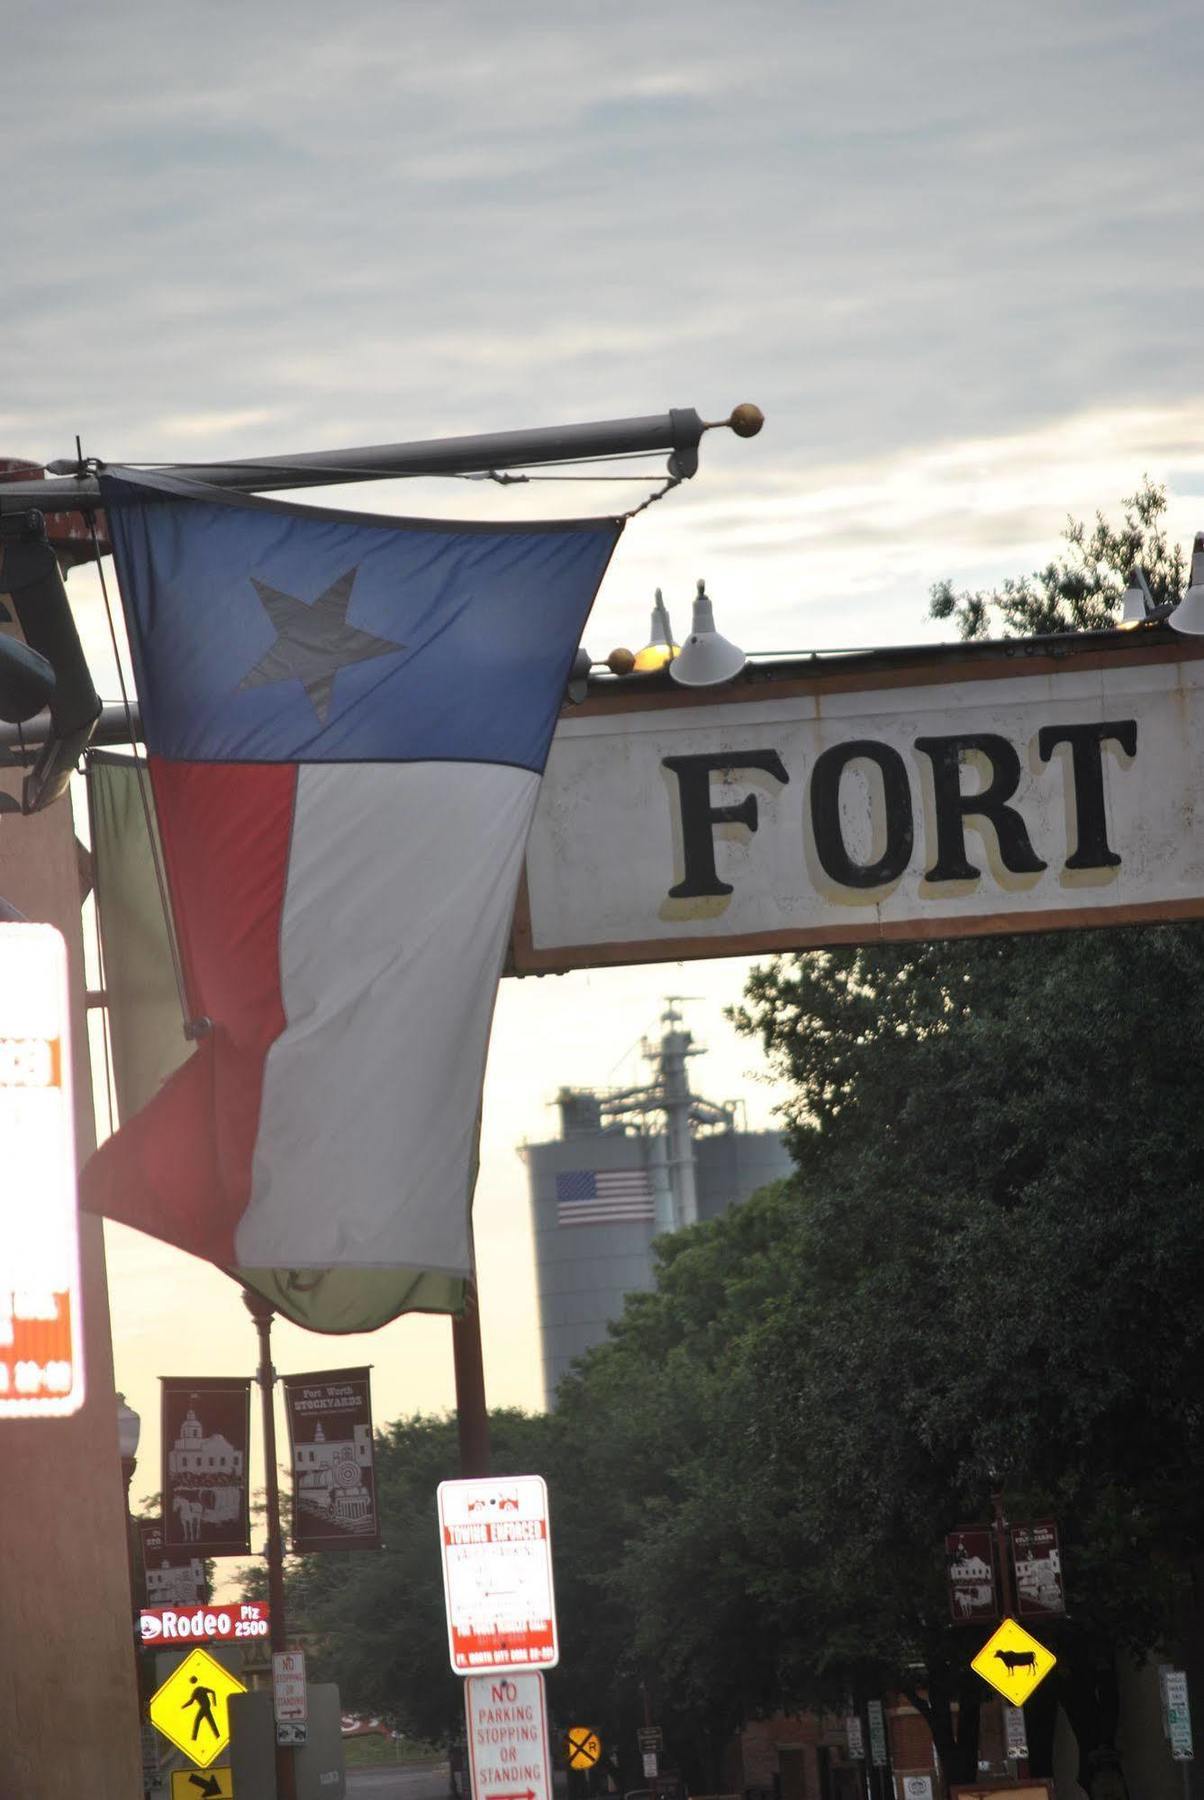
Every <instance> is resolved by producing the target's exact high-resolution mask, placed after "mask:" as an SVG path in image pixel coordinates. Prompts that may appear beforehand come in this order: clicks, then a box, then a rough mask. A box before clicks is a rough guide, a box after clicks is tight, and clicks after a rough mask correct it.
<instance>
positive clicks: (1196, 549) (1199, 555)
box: [1168, 532, 1204, 637]
mask: <svg viewBox="0 0 1204 1800" xmlns="http://www.w3.org/2000/svg"><path fill="white" fill-rule="evenodd" d="M1168 623H1169V624H1171V625H1173V626H1174V628H1175V630H1176V631H1183V632H1186V633H1187V634H1188V636H1190V637H1204V532H1197V533H1196V541H1195V543H1194V544H1193V545H1192V552H1191V581H1190V582H1189V583H1188V588H1187V592H1186V593H1185V594H1184V596H1183V598H1182V600H1180V602H1179V604H1178V606H1177V607H1176V608H1175V610H1174V612H1173V613H1172V614H1171V615H1170V618H1169V620H1168Z"/></svg>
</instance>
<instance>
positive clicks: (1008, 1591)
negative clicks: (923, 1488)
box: [991, 1488, 1028, 1781]
mask: <svg viewBox="0 0 1204 1800" xmlns="http://www.w3.org/2000/svg"><path fill="white" fill-rule="evenodd" d="M991 1514H992V1518H991V1531H992V1534H993V1536H994V1539H995V1560H996V1562H997V1564H998V1567H999V1580H1000V1585H1001V1586H1002V1588H1003V1613H1004V1617H1005V1618H1007V1619H1014V1618H1015V1617H1016V1614H1017V1612H1018V1611H1019V1608H1018V1606H1017V1604H1016V1584H1015V1580H1014V1573H1015V1571H1014V1570H1013V1568H1012V1547H1011V1544H1010V1542H1009V1539H1008V1522H1007V1517H1006V1515H1005V1513H1004V1510H1003V1490H1002V1488H997V1489H996V1490H995V1492H994V1493H993V1494H992V1495H991ZM1003 1704H1004V1705H1005V1706H1007V1705H1008V1704H1009V1702H1008V1701H1006V1700H1005V1701H1004V1702H1003ZM1017 1711H1018V1712H1019V1714H1020V1716H1021V1718H1023V1717H1024V1708H1023V1707H1022V1706H1021V1707H1018V1708H1017ZM1026 1742H1027V1739H1026ZM1016 1779H1017V1780H1018V1781H1027V1780H1028V1758H1027V1757H1026V1756H1018V1757H1017V1758H1016Z"/></svg>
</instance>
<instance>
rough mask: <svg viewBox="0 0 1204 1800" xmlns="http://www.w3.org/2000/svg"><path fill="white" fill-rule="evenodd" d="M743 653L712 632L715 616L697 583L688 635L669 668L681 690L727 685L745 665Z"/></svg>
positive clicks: (704, 592)
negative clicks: (725, 682)
mask: <svg viewBox="0 0 1204 1800" xmlns="http://www.w3.org/2000/svg"><path fill="white" fill-rule="evenodd" d="M747 660H748V659H747V657H746V656H745V654H744V652H743V650H741V649H739V648H738V647H737V645H735V644H733V643H732V642H731V640H730V639H729V638H725V637H723V636H722V635H721V633H719V632H718V631H716V630H715V613H714V609H713V608H712V606H711V602H710V599H709V597H708V595H707V591H706V587H705V585H704V584H703V583H702V582H701V581H700V582H699V583H698V592H697V594H696V595H695V597H694V620H693V624H692V626H691V630H690V635H689V637H688V638H687V639H686V641H685V643H684V644H683V645H682V647H681V649H680V650H679V651H678V653H677V655H676V656H675V657H674V659H673V661H672V662H671V663H670V664H669V673H670V675H672V677H673V679H674V681H678V682H680V683H681V685H682V687H718V686H719V684H720V683H721V682H724V681H731V679H732V677H733V676H735V675H738V674H739V673H740V671H741V669H742V668H743V667H744V664H745V663H746V662H747Z"/></svg>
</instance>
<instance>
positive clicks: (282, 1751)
mask: <svg viewBox="0 0 1204 1800" xmlns="http://www.w3.org/2000/svg"><path fill="white" fill-rule="evenodd" d="M242 1297H243V1304H244V1306H245V1307H246V1309H247V1311H248V1312H249V1313H250V1315H251V1317H252V1318H253V1319H254V1321H255V1329H256V1331H257V1332H258V1333H259V1374H258V1376H257V1378H256V1379H257V1380H258V1382H259V1391H260V1396H261V1398H262V1401H263V1460H264V1474H265V1486H266V1488H267V1509H268V1605H269V1608H270V1612H271V1640H270V1641H271V1646H272V1651H273V1654H274V1653H275V1652H276V1651H278V1650H287V1649H288V1631H287V1627H286V1624H285V1616H284V1540H283V1538H282V1537H281V1533H280V1477H279V1472H278V1470H277V1467H276V1404H275V1385H276V1371H275V1369H274V1368H273V1367H272V1311H273V1308H272V1305H271V1303H270V1301H267V1300H265V1299H263V1298H262V1296H261V1295H259V1294H253V1293H251V1292H250V1291H249V1290H248V1289H246V1288H244V1289H243V1296H242ZM272 1735H273V1737H274V1736H275V1706H274V1704H273V1712H272ZM276 1800H297V1770H296V1764H295V1763H294V1761H293V1753H292V1750H291V1749H290V1748H289V1746H288V1745H287V1744H277V1745H276Z"/></svg>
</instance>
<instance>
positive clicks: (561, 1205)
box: [556, 1169, 656, 1225]
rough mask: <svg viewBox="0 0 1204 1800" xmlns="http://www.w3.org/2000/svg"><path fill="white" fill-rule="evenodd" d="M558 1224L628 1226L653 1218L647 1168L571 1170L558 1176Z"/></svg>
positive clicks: (653, 1210) (654, 1212)
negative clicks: (634, 1222) (633, 1222)
mask: <svg viewBox="0 0 1204 1800" xmlns="http://www.w3.org/2000/svg"><path fill="white" fill-rule="evenodd" d="M556 1201H557V1206H556V1223H557V1224H558V1225H627V1224H629V1223H631V1222H632V1221H636V1222H637V1223H638V1221H640V1220H641V1219H653V1218H655V1217H656V1210H655V1207H654V1205H653V1200H652V1186H651V1183H650V1182H649V1180H648V1171H647V1169H569V1170H567V1171H566V1172H565V1173H564V1174H562V1175H558V1176H557V1177H556Z"/></svg>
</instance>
